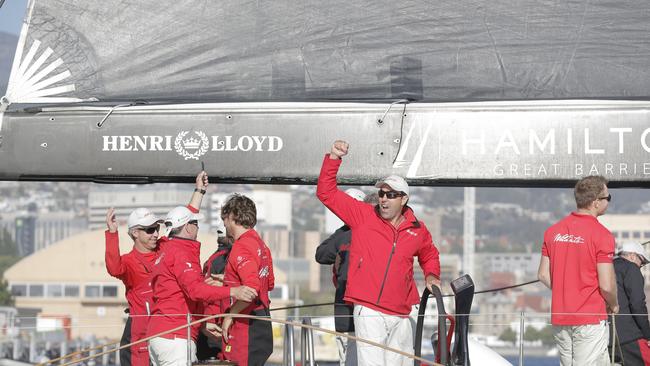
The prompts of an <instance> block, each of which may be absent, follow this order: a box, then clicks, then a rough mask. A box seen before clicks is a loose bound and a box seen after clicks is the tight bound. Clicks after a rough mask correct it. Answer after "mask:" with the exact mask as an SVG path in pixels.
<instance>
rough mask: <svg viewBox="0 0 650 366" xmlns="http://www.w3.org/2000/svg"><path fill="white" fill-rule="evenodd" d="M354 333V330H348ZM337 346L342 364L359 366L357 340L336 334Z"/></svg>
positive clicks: (351, 333) (344, 365) (341, 365)
mask: <svg viewBox="0 0 650 366" xmlns="http://www.w3.org/2000/svg"><path fill="white" fill-rule="evenodd" d="M348 334H350V335H354V332H348ZM336 346H337V347H338V349H339V361H340V362H339V365H340V366H357V342H356V341H355V340H354V339H351V338H346V337H341V336H336Z"/></svg>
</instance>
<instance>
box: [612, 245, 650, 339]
mask: <svg viewBox="0 0 650 366" xmlns="http://www.w3.org/2000/svg"><path fill="white" fill-rule="evenodd" d="M614 270H615V271H616V285H617V291H618V305H619V308H620V310H619V315H617V316H616V334H617V336H618V339H619V342H620V343H621V344H625V343H629V342H633V341H636V340H637V339H641V338H643V339H647V340H650V323H649V322H648V315H647V314H648V309H647V307H646V303H645V291H644V281H643V275H642V274H641V269H640V268H639V267H638V266H637V265H636V264H634V263H632V262H630V261H628V260H627V259H624V258H620V257H619V258H615V259H614ZM626 314H643V315H626Z"/></svg>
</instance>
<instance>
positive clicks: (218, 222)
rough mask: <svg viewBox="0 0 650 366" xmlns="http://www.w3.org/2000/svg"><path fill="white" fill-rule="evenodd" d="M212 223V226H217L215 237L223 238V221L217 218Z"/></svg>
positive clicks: (224, 233) (224, 230) (224, 235)
mask: <svg viewBox="0 0 650 366" xmlns="http://www.w3.org/2000/svg"><path fill="white" fill-rule="evenodd" d="M213 223H214V226H215V227H216V228H217V237H219V238H225V237H226V225H225V224H224V223H223V220H221V218H217V220H216V221H214V222H213Z"/></svg>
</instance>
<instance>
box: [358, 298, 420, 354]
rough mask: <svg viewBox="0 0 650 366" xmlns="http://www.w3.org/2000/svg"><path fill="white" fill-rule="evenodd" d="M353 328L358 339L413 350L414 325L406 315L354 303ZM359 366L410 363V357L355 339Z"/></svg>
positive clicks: (409, 351) (402, 349) (408, 350)
mask: <svg viewBox="0 0 650 366" xmlns="http://www.w3.org/2000/svg"><path fill="white" fill-rule="evenodd" d="M354 329H355V331H356V335H357V337H359V338H363V339H367V340H370V341H373V342H376V343H380V344H383V345H385V346H388V347H390V348H395V349H398V350H400V351H403V352H407V353H413V326H412V325H411V320H410V319H409V317H408V316H405V317H402V316H396V315H388V314H384V313H381V312H379V311H376V310H373V309H370V308H367V307H365V306H362V305H354ZM357 361H358V364H359V366H410V365H413V359H411V358H408V357H405V356H402V355H400V354H398V353H395V352H391V351H386V350H384V349H382V348H378V347H376V346H373V345H370V344H367V343H363V342H357Z"/></svg>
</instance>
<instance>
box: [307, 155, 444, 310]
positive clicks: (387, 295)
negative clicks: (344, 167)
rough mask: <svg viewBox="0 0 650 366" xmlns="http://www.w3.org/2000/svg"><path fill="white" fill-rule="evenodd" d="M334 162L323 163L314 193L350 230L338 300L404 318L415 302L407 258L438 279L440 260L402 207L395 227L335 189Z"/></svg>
mask: <svg viewBox="0 0 650 366" xmlns="http://www.w3.org/2000/svg"><path fill="white" fill-rule="evenodd" d="M340 165H341V160H340V159H330V157H329V154H327V155H326V156H325V159H324V160H323V166H322V168H321V171H320V176H319V177H318V188H317V191H316V194H317V195H318V199H320V200H321V202H323V204H324V205H325V206H327V208H329V209H330V210H331V211H332V212H333V213H334V214H336V215H337V216H338V217H339V218H340V219H341V220H343V222H345V224H346V225H348V226H349V227H350V229H351V230H352V240H351V243H350V254H349V261H348V262H349V267H348V283H347V288H346V291H345V297H344V300H345V301H347V302H351V303H354V304H359V305H363V306H366V307H369V308H371V309H374V310H377V311H380V312H382V313H385V314H393V315H406V314H409V313H410V312H411V307H412V305H414V304H417V303H418V302H419V300H420V297H419V294H418V290H417V288H416V285H415V280H414V279H413V257H414V256H417V257H418V261H419V263H420V267H422V269H423V271H424V275H425V277H426V276H427V275H430V274H431V275H434V276H435V277H437V278H440V257H439V254H438V249H437V248H436V247H435V245H434V244H433V240H432V239H431V234H430V233H429V230H427V228H426V226H425V225H424V223H422V222H420V221H418V220H417V219H416V218H415V215H414V214H413V210H411V209H410V208H409V207H408V206H407V207H405V208H404V211H403V212H402V214H403V215H404V217H405V218H406V220H404V221H403V222H402V224H401V225H400V226H399V228H395V227H394V226H393V225H392V224H390V223H389V222H387V221H386V220H384V219H382V218H381V216H379V214H378V213H377V211H376V208H375V207H373V206H371V205H369V204H367V203H363V202H360V201H357V200H356V199H354V198H352V197H350V196H348V195H347V194H345V192H343V191H341V190H339V189H338V187H337V184H336V173H337V172H338V169H339V166H340Z"/></svg>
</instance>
